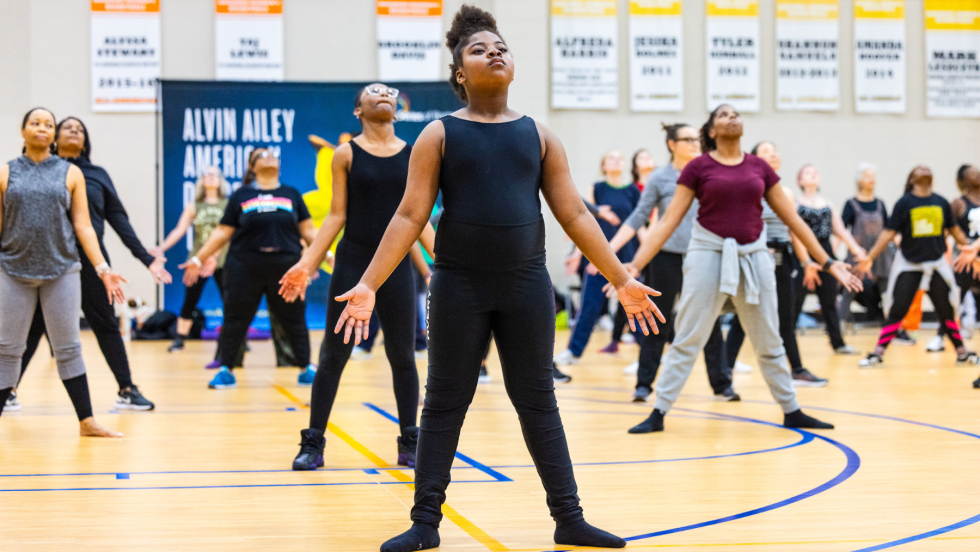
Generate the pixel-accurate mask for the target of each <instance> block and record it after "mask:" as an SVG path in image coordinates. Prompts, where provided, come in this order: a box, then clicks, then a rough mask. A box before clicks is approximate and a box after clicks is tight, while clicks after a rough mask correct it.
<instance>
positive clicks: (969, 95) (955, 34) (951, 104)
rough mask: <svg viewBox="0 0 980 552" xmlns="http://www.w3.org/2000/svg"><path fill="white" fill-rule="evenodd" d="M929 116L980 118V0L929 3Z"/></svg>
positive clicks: (926, 19) (927, 9) (927, 94)
mask: <svg viewBox="0 0 980 552" xmlns="http://www.w3.org/2000/svg"><path fill="white" fill-rule="evenodd" d="M925 26H926V41H925V42H926V115H928V116H930V117H980V0H925Z"/></svg>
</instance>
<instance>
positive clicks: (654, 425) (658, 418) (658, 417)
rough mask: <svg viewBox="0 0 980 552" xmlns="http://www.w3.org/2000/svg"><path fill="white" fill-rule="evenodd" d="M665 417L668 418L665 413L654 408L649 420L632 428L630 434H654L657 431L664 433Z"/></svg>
mask: <svg viewBox="0 0 980 552" xmlns="http://www.w3.org/2000/svg"><path fill="white" fill-rule="evenodd" d="M664 416H666V413H665V412H661V411H660V410H657V409H656V408H654V409H653V412H652V413H651V414H650V417H649V418H647V419H646V420H643V423H641V424H639V425H636V426H633V427H631V428H630V430H629V432H630V433H654V432H656V431H663V430H664Z"/></svg>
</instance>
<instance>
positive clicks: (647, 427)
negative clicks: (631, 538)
mask: <svg viewBox="0 0 980 552" xmlns="http://www.w3.org/2000/svg"><path fill="white" fill-rule="evenodd" d="M666 415H667V413H666V412H661V411H660V410H657V409H656V408H654V409H653V412H652V413H651V414H650V417H649V418H647V419H646V420H643V423H642V424H640V425H637V426H634V427H631V428H630V431H629V432H630V433H653V432H655V431H663V430H664V416H666ZM562 544H564V543H562ZM624 546H625V545H624Z"/></svg>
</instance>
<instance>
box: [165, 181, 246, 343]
mask: <svg viewBox="0 0 980 552" xmlns="http://www.w3.org/2000/svg"><path fill="white" fill-rule="evenodd" d="M246 185H247V184H246ZM227 206H228V183H227V182H226V181H225V177H224V175H223V174H222V173H221V169H219V168H218V167H208V168H206V169H204V172H203V173H201V176H200V178H198V179H197V186H196V187H195V194H194V203H188V204H187V206H186V207H184V212H183V213H181V215H180V220H178V221H177V226H176V227H175V228H174V229H173V230H171V232H170V234H168V235H167V238H166V239H165V240H163V243H162V244H160V246H159V247H156V248H154V249H151V252H152V253H153V254H154V255H157V256H163V254H164V252H166V251H167V250H168V249H170V248H171V247H173V246H174V245H177V242H179V241H180V240H181V238H183V237H184V235H185V234H187V231H188V230H190V229H191V228H193V233H192V236H193V240H194V243H193V246H192V247H191V250H190V251H189V252H188V254H187V258H188V259H190V258H193V257H194V256H197V254H198V252H200V250H201V248H202V247H204V244H205V242H207V240H208V237H209V236H210V235H211V232H212V231H213V230H214V229H215V228H217V227H218V224H220V222H221V217H222V216H223V215H224V213H225V208H226V207H227ZM227 256H228V248H227V247H223V248H222V249H221V250H220V251H219V252H218V253H216V254H214V255H211V256H210V257H206V258H205V259H204V261H203V266H202V267H201V271H200V276H199V278H197V279H196V281H193V282H189V278H188V277H187V274H186V273H185V277H184V286H185V287H186V289H185V290H184V304H183V306H181V307H180V316H179V317H178V318H177V336H176V337H175V338H174V342H173V343H172V344H171V345H170V347H169V348H168V349H167V351H169V352H173V351H180V350H182V349H183V348H184V340H186V339H187V336H188V335H189V334H190V331H191V324H192V320H191V318H192V317H193V316H194V310H195V309H196V308H197V303H198V302H199V301H200V300H201V294H202V293H204V286H205V284H207V282H208V279H209V278H210V277H211V276H214V283H215V284H217V285H218V290H219V292H220V294H221V296H222V298H223V297H224V287H225V281H224V273H223V272H224V265H225V259H226V258H227Z"/></svg>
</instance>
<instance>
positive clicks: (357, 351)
mask: <svg viewBox="0 0 980 552" xmlns="http://www.w3.org/2000/svg"><path fill="white" fill-rule="evenodd" d="M350 359H351V360H371V351H368V350H367V349H362V348H360V347H354V348H353V349H351V352H350Z"/></svg>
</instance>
